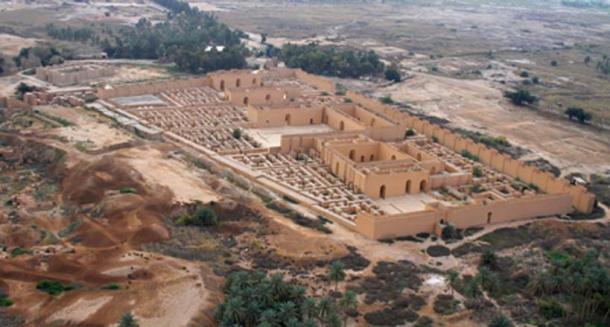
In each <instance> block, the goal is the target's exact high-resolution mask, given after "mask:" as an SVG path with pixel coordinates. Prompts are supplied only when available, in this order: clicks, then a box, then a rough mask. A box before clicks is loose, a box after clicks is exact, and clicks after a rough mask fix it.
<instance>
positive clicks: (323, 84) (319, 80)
mask: <svg viewBox="0 0 610 327" xmlns="http://www.w3.org/2000/svg"><path fill="white" fill-rule="evenodd" d="M294 72H295V75H296V77H297V78H298V79H300V80H301V81H303V82H305V83H307V84H309V85H313V86H315V87H316V88H317V89H318V90H321V91H324V92H326V93H328V94H335V91H336V89H335V83H333V82H332V81H331V80H328V79H326V78H324V77H320V76H316V75H312V74H309V73H306V72H304V71H303V70H301V69H295V70H294Z"/></svg>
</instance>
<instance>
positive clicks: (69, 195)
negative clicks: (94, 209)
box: [62, 156, 145, 205]
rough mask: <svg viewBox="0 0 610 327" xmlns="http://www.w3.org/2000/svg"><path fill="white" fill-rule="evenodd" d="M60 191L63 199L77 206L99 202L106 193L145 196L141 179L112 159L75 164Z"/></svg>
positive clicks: (122, 164) (128, 168) (129, 168)
mask: <svg viewBox="0 0 610 327" xmlns="http://www.w3.org/2000/svg"><path fill="white" fill-rule="evenodd" d="M62 188H63V193H64V198H65V199H66V200H67V201H70V202H73V203H75V204H78V205H85V204H92V203H97V202H100V201H102V199H103V198H104V195H105V193H106V192H108V191H121V190H130V192H136V193H137V194H142V193H144V192H145V188H144V186H143V180H142V177H141V176H140V175H139V174H138V173H137V172H136V171H135V170H133V169H132V168H131V167H129V166H127V165H125V164H124V163H122V162H120V161H118V160H116V159H115V158H113V157H111V156H106V157H103V158H102V159H100V160H98V161H93V162H84V161H83V162H80V163H78V164H77V165H76V166H75V167H73V168H72V169H70V170H69V171H68V172H67V174H66V178H64V180H63V183H62Z"/></svg>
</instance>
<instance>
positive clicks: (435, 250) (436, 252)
mask: <svg viewBox="0 0 610 327" xmlns="http://www.w3.org/2000/svg"><path fill="white" fill-rule="evenodd" d="M426 253H428V255H429V256H431V257H446V256H448V255H450V254H451V251H450V250H449V248H447V247H445V246H442V245H432V246H430V247H428V249H426Z"/></svg>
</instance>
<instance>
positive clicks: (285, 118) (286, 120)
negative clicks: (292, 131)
mask: <svg viewBox="0 0 610 327" xmlns="http://www.w3.org/2000/svg"><path fill="white" fill-rule="evenodd" d="M284 121H285V122H286V125H290V114H287V115H286V117H284Z"/></svg>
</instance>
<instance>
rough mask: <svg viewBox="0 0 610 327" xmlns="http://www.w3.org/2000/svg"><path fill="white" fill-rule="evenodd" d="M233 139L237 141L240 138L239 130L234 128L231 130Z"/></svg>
mask: <svg viewBox="0 0 610 327" xmlns="http://www.w3.org/2000/svg"><path fill="white" fill-rule="evenodd" d="M233 138H235V139H237V140H239V139H240V138H241V129H239V128H236V129H234V130H233Z"/></svg>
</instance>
